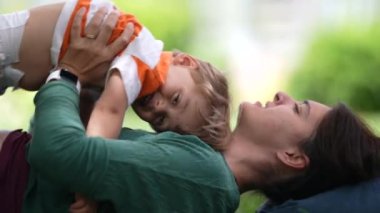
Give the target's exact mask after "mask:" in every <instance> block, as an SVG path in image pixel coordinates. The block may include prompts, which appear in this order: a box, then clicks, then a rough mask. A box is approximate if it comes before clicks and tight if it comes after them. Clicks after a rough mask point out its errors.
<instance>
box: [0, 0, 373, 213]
mask: <svg viewBox="0 0 380 213" xmlns="http://www.w3.org/2000/svg"><path fill="white" fill-rule="evenodd" d="M49 2H52V1H48V0H35V1H26V0H18V1H17V0H16V1H12V2H9V1H1V2H0V12H3V13H4V12H11V11H14V10H20V9H25V8H29V7H31V6H35V5H37V4H42V3H49ZM115 3H116V4H117V5H118V7H119V8H120V9H121V10H123V11H127V12H131V13H133V14H135V15H136V16H137V17H138V19H139V20H140V21H141V22H142V23H143V24H144V25H145V26H147V27H148V28H149V29H150V30H151V31H152V33H153V34H154V35H155V36H156V38H158V39H160V40H162V41H164V43H165V49H166V50H173V49H179V50H182V51H185V52H189V53H190V54H193V55H196V56H198V57H200V58H202V59H205V60H208V61H210V62H211V63H213V64H215V65H216V66H217V67H220V68H221V69H222V70H225V74H226V75H227V76H228V78H229V80H230V85H231V94H232V96H233V100H234V101H233V103H232V104H233V107H232V109H236V108H237V107H236V106H237V105H238V103H239V102H240V101H242V100H251V101H256V100H261V101H266V100H271V98H272V97H273V94H274V92H275V91H277V90H283V91H286V92H288V93H290V94H291V95H293V96H295V97H296V98H299V99H313V100H317V101H320V102H323V103H326V104H330V105H333V104H334V103H336V102H338V101H341V102H344V103H347V104H348V105H349V106H351V107H352V108H353V109H354V110H356V111H357V112H358V113H359V114H360V115H362V116H363V117H364V118H365V120H366V121H367V122H368V123H369V124H370V126H371V127H372V128H373V129H374V130H375V131H376V132H378V133H380V131H379V130H380V125H379V121H380V114H379V109H380V96H379V95H378V94H377V93H378V92H379V91H380V78H379V77H378V73H379V71H380V42H379V38H380V24H379V23H377V21H376V20H378V18H379V15H378V14H380V13H379V12H380V6H379V3H378V1H376V0H365V1H359V0H356V1H355V0H340V1H312V0H309V1H306V0H305V1H302V2H301V1H258V0H252V1H243V0H240V1H239V0H238V1H236V0H235V1H233V0H225V1H216V0H204V1H202V0H192V1H190V0H162V1H154V0H139V1H136V0H129V1H122V0H118V1H115ZM353 8H354V9H353ZM358 8H359V9H358ZM34 94H35V93H32V92H25V91H21V90H16V91H12V90H11V89H9V90H8V91H7V93H6V94H5V95H3V96H0V103H1V104H0V111H1V112H2V113H1V116H2V119H1V120H0V129H15V128H23V129H27V128H28V125H29V120H30V118H31V116H32V114H33V110H34V107H33V96H34ZM232 114H233V116H232V124H234V123H235V117H236V110H233V113H232ZM124 125H125V126H127V127H131V128H142V129H150V128H149V126H148V125H147V124H146V123H144V122H142V121H140V120H139V119H138V118H137V117H136V115H135V114H134V113H133V112H130V111H128V112H127V114H126V119H125V121H124ZM263 201H265V198H264V197H263V196H262V195H260V194H259V193H257V192H248V193H245V194H243V195H242V199H241V203H240V207H239V209H238V210H237V212H242V213H243V212H244V213H245V212H254V210H255V209H257V208H258V206H259V205H260V204H261V203H262V202H263Z"/></svg>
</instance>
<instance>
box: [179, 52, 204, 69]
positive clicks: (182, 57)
mask: <svg viewBox="0 0 380 213" xmlns="http://www.w3.org/2000/svg"><path fill="white" fill-rule="evenodd" d="M173 65H177V66H186V67H189V68H191V69H197V68H198V62H197V59H195V58H193V57H192V56H190V55H188V54H185V53H178V54H174V55H173Z"/></svg>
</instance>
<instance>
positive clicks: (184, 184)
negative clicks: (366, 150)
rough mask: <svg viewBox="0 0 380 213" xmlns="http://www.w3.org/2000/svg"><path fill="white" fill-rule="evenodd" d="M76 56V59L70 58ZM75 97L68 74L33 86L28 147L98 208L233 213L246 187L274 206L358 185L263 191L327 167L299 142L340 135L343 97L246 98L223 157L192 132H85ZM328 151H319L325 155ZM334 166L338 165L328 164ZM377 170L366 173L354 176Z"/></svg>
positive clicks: (35, 164) (50, 175) (51, 175)
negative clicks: (331, 103) (334, 100)
mask: <svg viewBox="0 0 380 213" xmlns="http://www.w3.org/2000/svg"><path fill="white" fill-rule="evenodd" d="M93 42H97V41H93ZM68 54H70V53H68ZM65 57H66V56H65ZM72 63H74V64H76V63H80V62H77V61H75V59H73V61H72ZM70 67H81V66H77V65H74V66H70ZM70 71H71V72H72V74H74V75H75V74H77V73H79V71H81V72H82V73H88V75H92V72H98V71H99V70H97V71H91V70H70ZM95 76H98V75H97V74H95ZM58 91H60V94H59V95H57V92H58ZM77 102H78V94H77V91H76V90H75V85H74V84H73V83H71V82H66V81H64V79H63V81H62V80H61V81H54V82H49V83H47V85H46V86H45V87H44V88H42V89H41V90H40V91H39V93H38V94H37V96H36V98H35V104H36V116H35V131H34V132H33V137H34V138H33V142H32V143H31V146H30V149H29V152H28V157H29V162H30V164H31V166H32V168H33V169H35V170H36V171H38V172H39V175H40V176H41V177H46V178H47V179H48V180H49V181H51V182H52V183H54V184H56V185H58V186H62V187H64V188H65V189H66V190H67V191H68V192H73V191H78V192H80V193H83V194H84V195H86V196H88V197H90V198H92V199H95V200H96V201H99V202H100V203H99V204H100V208H101V210H105V209H107V211H111V212H112V211H115V212H124V211H131V212H152V211H161V212H170V211H179V212H232V211H234V210H235V208H237V205H238V199H239V193H243V192H245V191H248V190H253V189H262V190H263V191H264V192H265V193H266V194H268V195H269V196H270V198H273V199H274V201H277V202H278V204H280V203H281V202H283V201H284V200H286V199H292V198H296V199H297V198H303V197H307V196H311V195H313V194H316V193H319V192H322V191H326V190H330V189H333V188H335V187H337V186H339V185H341V184H352V183H354V181H351V182H347V181H343V180H342V179H337V181H335V182H332V183H331V184H326V185H325V184H321V185H320V186H321V187H317V188H316V189H313V190H312V191H311V192H310V193H305V194H302V193H301V194H302V196H298V195H297V196H294V195H293V194H291V193H288V194H286V195H285V196H282V197H281V199H277V197H275V195H277V194H276V193H275V192H276V190H273V191H275V192H272V191H271V190H267V189H268V186H272V185H274V186H276V185H277V184H279V183H283V182H286V181H288V180H291V179H293V178H297V179H298V177H300V176H303V175H304V174H306V173H308V171H309V170H310V171H317V172H321V173H320V174H321V175H326V173H325V171H323V170H315V169H314V164H316V163H317V162H318V160H316V158H315V155H314V154H312V153H313V152H314V151H316V152H317V155H318V156H324V155H321V154H319V153H318V152H319V151H318V149H317V147H313V146H310V150H308V149H305V148H304V146H303V144H305V143H303V142H304V141H307V140H309V139H310V138H311V139H313V140H314V139H317V140H319V141H325V139H330V140H340V141H342V142H346V140H347V139H346V138H345V137H342V136H341V135H342V134H341V133H340V132H336V131H331V133H330V135H327V134H325V133H324V132H325V131H324V129H326V127H325V126H326V123H327V124H328V125H336V123H337V122H336V121H335V120H334V119H331V117H333V118H334V117H336V115H339V114H340V113H341V112H342V110H341V106H339V105H338V106H337V107H334V108H332V109H331V108H329V107H327V106H325V105H322V104H319V103H317V102H313V101H304V102H298V101H295V100H293V99H292V98H291V97H289V96H288V95H286V94H285V93H278V94H276V96H275V98H274V100H273V101H272V102H268V103H266V105H265V107H264V106H262V105H261V103H259V102H256V103H254V104H252V103H248V102H245V103H242V104H241V105H240V113H239V117H238V122H237V126H236V128H235V130H234V131H233V133H232V135H231V137H230V138H229V145H228V147H227V150H226V151H225V152H223V153H222V155H220V153H217V152H214V151H213V150H212V149H211V148H210V147H208V146H206V145H205V144H204V142H202V141H200V140H199V139H197V138H195V137H193V136H188V135H177V134H174V133H170V132H165V133H161V134H157V135H152V134H150V133H146V132H142V131H133V130H125V129H124V130H122V134H121V135H120V139H122V140H106V139H103V138H88V137H86V136H85V132H84V129H83V126H82V125H81V124H80V119H79V116H78V112H77V111H76V109H77ZM347 119H349V120H354V121H355V120H357V118H356V117H355V116H354V115H353V114H350V113H345V116H342V117H339V116H338V119H337V120H338V123H339V122H343V123H345V122H346V121H347ZM354 123H355V122H354ZM350 128H351V129H350ZM350 128H349V127H344V128H343V131H344V134H350V133H348V132H347V133H346V131H350V132H351V131H352V130H353V129H355V130H357V131H358V132H361V134H367V135H369V136H368V137H367V138H368V139H371V140H367V139H363V140H362V141H357V140H356V142H361V143H379V142H378V140H377V138H376V137H374V136H373V134H372V133H371V132H367V131H366V129H365V128H363V127H362V126H361V125H353V127H350ZM327 129H330V127H328V128H327ZM274 133H275V134H274ZM320 138H322V139H320ZM372 139H374V140H372ZM312 143H315V144H313V145H316V144H319V142H318V143H317V142H312ZM306 144H310V143H306ZM305 146H306V145H305ZM306 147H309V146H306ZM322 147H323V146H322ZM349 148H350V147H345V146H343V147H340V149H339V150H340V151H341V152H343V153H346V151H345V150H344V149H349ZM334 150H335V149H324V150H323V152H325V154H326V156H330V154H329V153H330V152H333V151H334ZM57 153H59V154H57ZM72 156H75V158H72ZM332 156H333V155H332ZM374 157H375V155H374ZM367 158H368V156H363V159H367ZM327 160H329V158H327ZM317 165H318V164H317ZM53 168H54V170H53ZM317 168H318V167H317ZM331 168H333V169H335V168H336V169H338V168H337V167H336V166H334V164H333V165H332V167H331ZM331 168H329V170H328V171H330V169H331ZM348 168H350V167H348ZM372 169H376V167H372ZM352 171H355V170H349V169H345V171H344V174H346V175H351V173H352ZM68 174H75V176H72V175H68ZM352 175H353V174H352ZM376 176H377V174H376V173H371V174H369V175H366V176H362V177H359V178H357V179H355V181H364V180H368V179H370V178H375V177H376ZM210 180H212V181H210ZM322 180H323V179H322ZM340 181H342V182H340ZM298 190H300V191H301V192H302V190H305V191H306V189H304V188H299V189H298ZM290 191H292V190H291V189H290ZM32 196H38V195H35V194H32ZM105 211H106V210H105Z"/></svg>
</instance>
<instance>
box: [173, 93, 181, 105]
mask: <svg viewBox="0 0 380 213" xmlns="http://www.w3.org/2000/svg"><path fill="white" fill-rule="evenodd" d="M180 97H181V96H180V94H179V93H176V94H174V96H173V98H172V104H173V105H176V104H178V102H179V100H180Z"/></svg>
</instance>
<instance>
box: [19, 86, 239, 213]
mask: <svg viewBox="0 0 380 213" xmlns="http://www.w3.org/2000/svg"><path fill="white" fill-rule="evenodd" d="M78 99H79V98H78V94H77V91H76V90H75V87H74V86H73V85H71V84H70V83H68V82H64V81H56V82H51V83H49V84H47V85H45V86H44V87H43V88H41V89H40V91H39V92H38V93H37V95H36V97H35V100H34V102H35V105H36V112H35V118H34V119H35V120H34V128H33V132H32V134H33V139H32V143H31V145H30V147H29V150H28V161H29V163H30V165H31V173H30V177H29V183H28V189H27V192H26V196H25V202H24V212H39V213H40V212H67V209H68V208H69V205H70V204H71V203H72V201H73V192H79V193H81V194H84V195H86V196H88V197H90V198H92V199H95V200H96V201H99V203H100V204H101V205H100V208H101V209H102V210H103V212H233V211H234V210H235V209H236V208H237V206H238V203H239V191H238V188H237V185H236V182H235V179H234V177H233V175H232V173H231V171H230V170H229V168H228V166H227V164H226V162H225V161H224V158H223V156H222V155H221V154H220V153H218V152H216V151H214V150H213V149H212V148H211V147H210V146H208V145H207V144H205V143H204V142H202V141H201V140H200V139H199V138H197V137H195V136H189V135H187V136H183V135H179V134H176V133H173V132H165V133H161V134H151V133H147V132H144V131H134V130H126V129H123V130H122V133H121V135H120V140H109V139H103V138H99V137H86V135H85V129H84V127H83V126H82V124H81V121H80V118H79V115H78Z"/></svg>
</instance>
